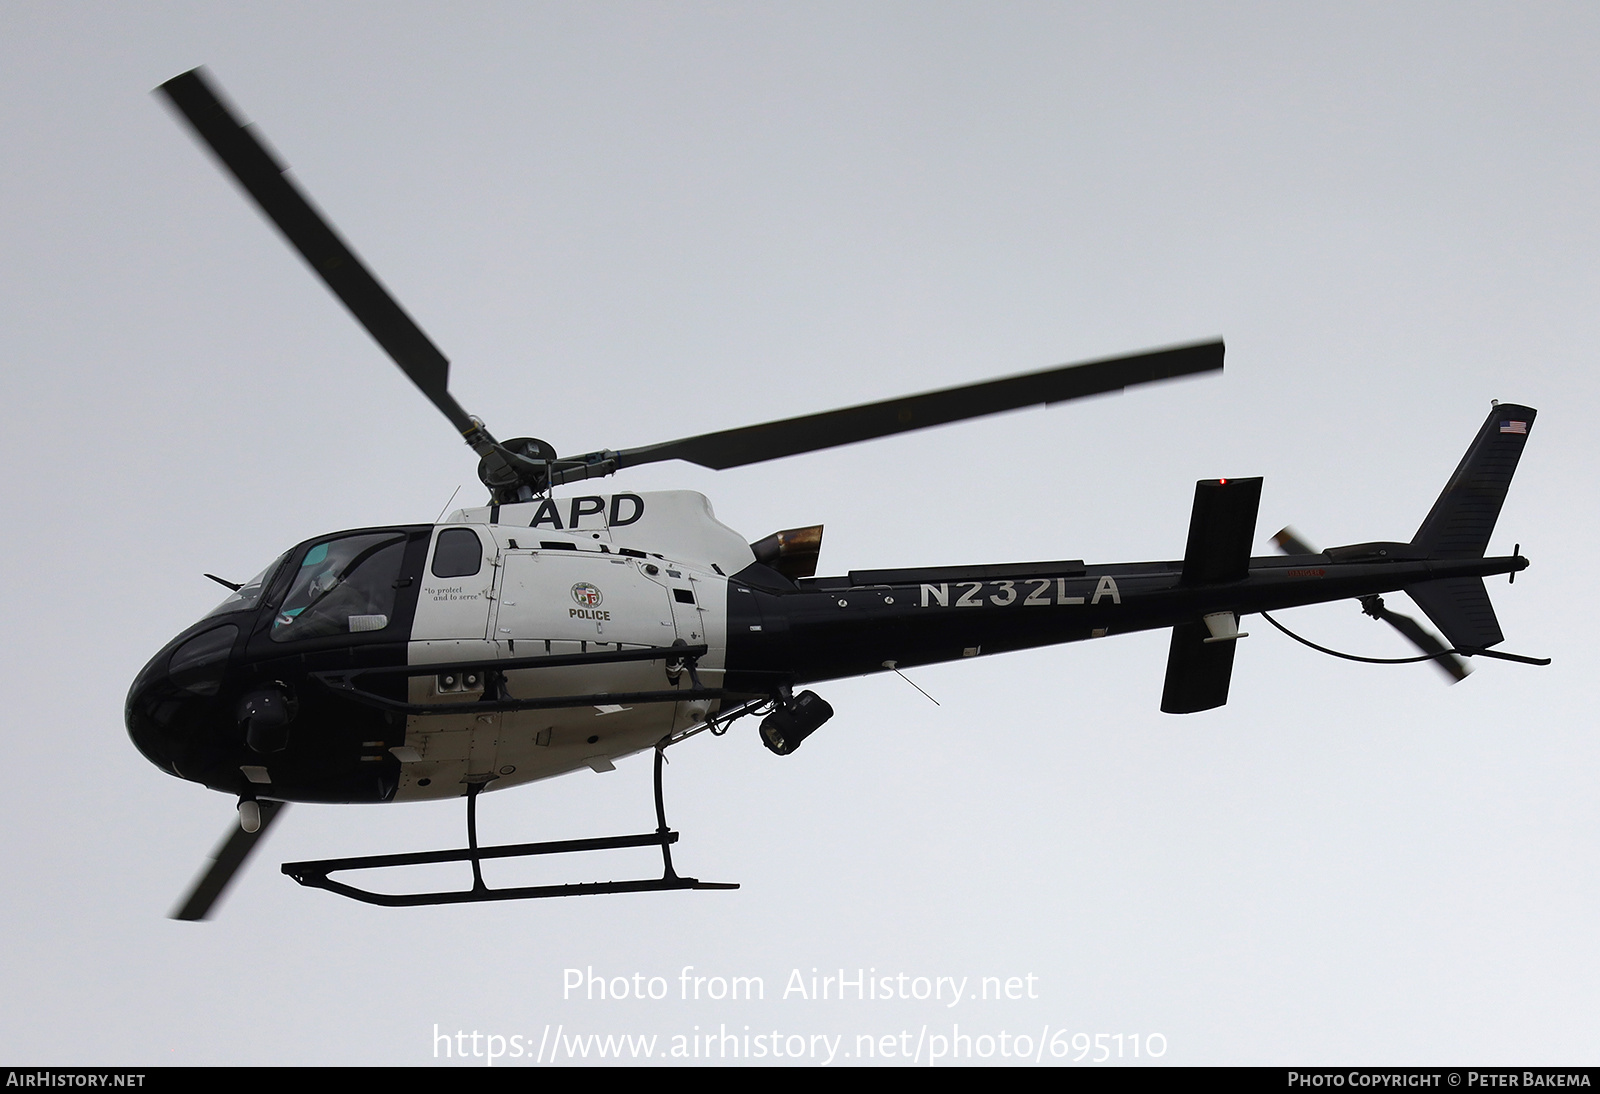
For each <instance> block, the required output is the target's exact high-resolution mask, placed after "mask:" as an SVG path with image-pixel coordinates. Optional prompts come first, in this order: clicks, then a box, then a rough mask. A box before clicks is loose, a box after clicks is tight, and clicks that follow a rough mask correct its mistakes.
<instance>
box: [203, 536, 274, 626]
mask: <svg viewBox="0 0 1600 1094" xmlns="http://www.w3.org/2000/svg"><path fill="white" fill-rule="evenodd" d="M284 554H285V555H286V554H288V552H287V551H285V552H284ZM282 561H283V555H279V556H278V557H277V558H275V559H273V560H272V564H271V565H269V566H268V567H267V568H266V569H265V570H262V571H261V572H260V573H259V574H257V575H256V576H255V577H252V578H251V579H250V580H249V581H246V582H245V583H244V584H243V585H240V586H239V588H238V589H237V590H235V591H234V592H231V593H229V594H228V598H227V599H226V600H224V601H223V602H222V603H221V604H218V605H217V606H216V607H215V608H212V609H211V610H210V611H209V612H207V613H206V614H205V618H207V619H210V618H211V617H212V616H214V615H226V614H227V613H228V612H247V611H249V610H251V609H252V608H254V607H255V606H256V605H257V604H259V603H261V594H262V592H263V591H265V590H266V587H267V582H269V581H271V580H272V575H273V574H275V573H277V572H278V563H280V562H282Z"/></svg>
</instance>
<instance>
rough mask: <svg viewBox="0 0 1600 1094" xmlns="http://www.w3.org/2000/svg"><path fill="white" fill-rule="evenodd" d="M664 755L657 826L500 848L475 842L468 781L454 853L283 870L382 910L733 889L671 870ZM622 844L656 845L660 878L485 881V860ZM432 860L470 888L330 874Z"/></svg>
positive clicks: (672, 835)
mask: <svg viewBox="0 0 1600 1094" xmlns="http://www.w3.org/2000/svg"><path fill="white" fill-rule="evenodd" d="M662 761H663V756H662V752H661V750H660V749H659V748H658V749H656V762H655V800H656V821H657V825H658V826H657V828H656V830H655V831H654V832H643V833H640V834H638V835H633V836H599V837H595V838H592V839H568V840H552V841H549V842H545V843H514V844H507V845H504V846H500V847H479V846H478V810H477V803H478V794H479V793H481V792H482V790H483V784H482V783H469V784H467V846H466V847H463V848H460V849H458V850H454V851H417V852H413V853H410V854H400V855H362V856H358V857H356V858H333V859H319V860H317V861H314V862H286V863H284V864H283V872H284V873H285V874H288V875H289V876H290V877H292V878H294V879H295V880H296V881H298V882H299V883H300V884H301V885H306V886H309V887H311V888H315V889H326V890H328V892H330V893H337V894H338V895H340V896H346V897H349V898H350V899H352V900H360V901H363V902H365V903H367V904H379V905H382V906H384V907H386V908H415V907H420V906H422V905H427V904H479V903H484V902H487V901H491V900H532V899H536V898H539V897H554V896H597V895H600V894H603V893H653V892H663V891H666V890H670V889H737V888H738V887H739V885H738V883H737V882H725V881H701V880H700V879H699V878H692V877H679V876H678V874H677V871H675V870H674V869H673V868H672V845H673V844H674V843H676V842H678V833H676V832H674V831H672V830H671V829H670V828H668V827H667V811H666V806H665V804H664V801H663V798H662V792H661V766H662ZM623 847H660V848H661V869H662V872H661V876H660V877H659V878H640V879H637V880H633V881H586V882H576V883H572V884H565V885H527V886H521V887H519V888H513V889H491V888H489V887H488V886H487V885H485V884H484V882H483V869H482V865H481V864H482V862H483V860H484V859H498V858H525V857H529V856H532V855H560V854H569V853H573V852H578V851H607V850H612V849H616V848H623ZM432 862H470V863H471V864H472V888H470V889H458V890H453V891H447V892H435V893H375V892H372V891H371V890H369V889H361V888H357V887H356V886H354V885H347V884H345V883H344V882H341V881H334V880H333V879H332V878H330V877H329V876H328V875H329V874H334V873H340V872H342V871H345V870H379V869H384V868H387V867H391V866H418V865H422V864H424V863H432Z"/></svg>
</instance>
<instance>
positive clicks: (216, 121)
mask: <svg viewBox="0 0 1600 1094" xmlns="http://www.w3.org/2000/svg"><path fill="white" fill-rule="evenodd" d="M157 90H159V91H161V92H162V93H163V94H165V95H166V97H167V100H168V101H169V102H171V103H172V105H173V106H174V107H175V108H177V110H178V112H179V113H181V114H182V115H183V116H184V118H185V119H186V120H187V121H188V122H189V125H190V126H191V127H192V128H193V129H194V132H195V135H196V136H198V137H199V138H200V140H201V141H203V142H204V143H205V145H206V147H208V148H210V149H211V151H212V153H213V154H214V155H215V156H216V157H217V159H218V160H219V161H221V163H222V166H224V167H225V168H227V169H228V171H229V172H230V173H231V174H232V175H233V177H234V179H235V180H236V181H237V182H238V183H239V185H240V186H242V187H243V188H244V190H245V192H246V193H248V194H249V195H250V196H251V197H252V198H254V199H255V202H256V204H257V205H258V206H260V208H261V211H262V213H264V214H265V215H266V217H267V219H268V220H270V221H272V223H273V224H274V225H276V226H277V229H278V230H279V231H280V232H282V233H283V236H284V238H285V239H287V240H288V241H289V244H290V246H292V247H293V248H294V249H295V250H296V251H298V252H300V257H301V258H303V259H305V260H306V264H307V265H309V266H310V267H311V269H312V272H314V273H315V274H316V275H317V276H318V277H320V278H322V280H323V282H324V283H325V284H326V285H327V286H328V288H329V289H331V290H332V291H333V294H334V295H335V296H337V297H338V298H339V299H340V300H341V301H342V302H343V303H344V306H345V307H346V308H348V309H350V314H351V315H353V316H355V318H356V322H358V323H360V324H361V325H362V326H363V327H365V328H366V330H367V333H368V334H370V335H372V337H373V338H374V339H375V340H376V341H377V343H378V345H380V346H382V347H383V349H384V351H385V352H386V353H388V354H389V356H390V357H391V358H393V359H394V363H395V364H397V365H399V366H400V369H401V371H402V372H404V373H405V374H406V375H407V376H409V377H411V380H412V382H413V383H415V384H416V385H417V387H419V388H421V389H422V393H423V394H424V395H426V396H427V397H428V398H429V399H430V400H432V401H433V405H434V406H437V407H438V408H439V409H440V410H442V411H444V415H445V417H447V418H449V419H450V424H451V425H453V426H455V427H456V428H457V429H458V430H460V431H461V432H462V433H467V432H469V431H470V430H471V429H472V428H473V421H472V418H471V416H470V415H468V414H467V412H466V411H464V410H462V409H461V406H460V405H459V404H458V403H457V402H456V401H455V399H453V398H452V397H451V396H450V393H449V391H448V390H446V388H447V385H448V383H449V379H450V362H449V360H448V359H447V358H446V357H445V355H444V354H442V353H440V352H439V348H438V347H437V346H435V345H434V344H433V342H432V341H430V340H429V338H428V336H427V335H426V334H424V333H422V328H421V327H419V326H417V324H416V323H415V322H414V321H413V320H412V318H411V317H410V316H409V315H407V314H406V312H405V309H404V308H402V307H401V306H400V305H399V303H398V302H397V301H396V300H395V299H394V297H392V296H390V295H389V291H388V290H387V289H385V288H384V287H383V286H382V285H381V284H380V283H379V282H378V279H377V278H376V277H374V276H373V275H372V273H371V272H370V271H369V270H368V269H367V267H366V266H365V265H363V264H362V262H361V259H359V258H357V257H356V254H355V252H354V251H352V250H351V249H350V246H349V245H348V244H347V243H345V241H344V240H343V239H341V238H339V234H338V233H337V232H335V231H334V230H333V226H332V225H331V224H329V223H328V221H327V219H326V218H325V217H323V215H322V214H321V213H320V212H318V211H317V209H316V207H315V206H313V205H312V204H311V202H310V200H309V199H307V198H306V196H305V195H304V194H302V193H301V192H300V189H299V188H298V187H297V186H295V184H294V183H293V182H291V181H290V180H289V178H288V175H287V174H286V172H287V171H288V168H286V167H284V166H282V165H281V164H279V163H277V162H276V161H275V160H274V159H273V158H272V154H271V153H270V152H268V151H267V149H266V146H265V145H263V144H262V143H261V142H260V141H259V140H257V139H256V136H255V134H254V133H253V132H251V129H250V127H249V126H247V125H245V123H244V122H242V121H240V120H239V118H238V117H237V115H235V114H234V112H233V111H232V110H230V109H229V108H228V106H227V105H226V104H225V103H223V101H222V98H221V96H220V95H219V94H218V93H217V90H216V88H215V87H214V86H213V85H212V83H211V79H210V77H209V76H208V75H207V74H206V72H205V70H204V69H198V68H197V69H194V70H193V71H190V72H185V73H184V74H183V75H181V76H174V77H173V78H172V79H170V80H168V81H167V82H166V83H164V84H162V85H161V86H160V88H158V89H157Z"/></svg>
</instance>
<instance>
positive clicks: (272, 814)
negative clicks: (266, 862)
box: [172, 799, 288, 920]
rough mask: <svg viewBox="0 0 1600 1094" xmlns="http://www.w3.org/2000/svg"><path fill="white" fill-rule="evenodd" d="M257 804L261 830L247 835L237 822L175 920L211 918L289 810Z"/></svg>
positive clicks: (271, 803) (276, 804)
mask: <svg viewBox="0 0 1600 1094" xmlns="http://www.w3.org/2000/svg"><path fill="white" fill-rule="evenodd" d="M257 804H258V805H260V806H261V827H260V828H257V829H256V830H255V831H254V832H246V831H245V830H244V829H243V828H241V827H239V823H238V822H237V821H235V822H234V825H233V831H232V832H230V833H229V834H228V835H227V836H226V837H224V838H223V841H222V842H221V843H220V844H218V845H217V849H216V851H215V852H214V853H213V854H212V856H211V865H210V866H209V867H207V868H206V870H205V872H204V873H202V874H201V875H200V876H199V877H198V878H196V879H195V883H194V888H192V889H190V890H189V896H188V897H187V898H186V899H185V900H184V902H183V904H182V906H181V907H179V908H178V910H177V911H175V912H173V913H172V918H173V919H188V920H196V919H204V918H205V917H206V916H207V915H209V914H210V913H211V906H212V905H213V904H215V903H216V902H217V901H218V899H220V898H221V896H222V893H223V890H224V889H226V888H227V887H228V883H229V882H230V881H232V880H233V875H234V874H236V873H238V872H239V869H240V868H241V867H242V866H244V861H245V859H247V858H249V857H250V852H251V851H253V850H255V847H256V844H258V843H260V842H261V837H262V836H264V835H266V834H267V829H268V828H270V827H272V822H273V820H275V819H276V818H277V817H279V816H280V815H282V813H283V811H284V810H285V809H287V808H288V806H287V805H285V804H284V803H283V802H275V801H267V800H265V799H262V800H260V801H259V802H257Z"/></svg>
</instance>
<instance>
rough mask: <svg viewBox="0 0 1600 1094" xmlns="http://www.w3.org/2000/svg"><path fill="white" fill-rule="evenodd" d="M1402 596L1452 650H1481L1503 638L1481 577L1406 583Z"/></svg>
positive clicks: (1503, 639) (1501, 640)
mask: <svg viewBox="0 0 1600 1094" xmlns="http://www.w3.org/2000/svg"><path fill="white" fill-rule="evenodd" d="M1406 595H1407V596H1409V597H1410V598H1411V599H1412V600H1415V601H1416V602H1417V607H1419V608H1421V609H1422V610H1423V611H1424V612H1426V613H1427V614H1428V618H1429V619H1431V620H1433V625H1434V626H1435V627H1438V628H1439V630H1440V632H1441V633H1442V634H1443V635H1444V638H1445V641H1446V642H1449V643H1450V644H1451V645H1452V646H1454V647H1455V648H1456V649H1462V650H1481V649H1487V648H1488V647H1490V646H1493V645H1496V644H1498V643H1500V642H1503V641H1505V635H1503V634H1501V633H1500V621H1499V620H1498V619H1496V618H1495V615H1494V605H1493V604H1491V603H1489V590H1488V589H1485V588H1484V587H1483V578H1481V577H1449V578H1445V579H1444V580H1442V581H1424V582H1423V583H1422V584H1421V585H1408V586H1406Z"/></svg>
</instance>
